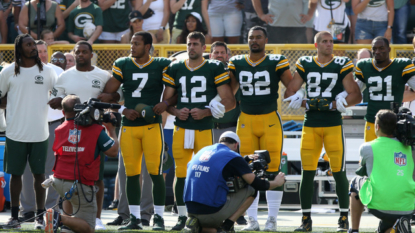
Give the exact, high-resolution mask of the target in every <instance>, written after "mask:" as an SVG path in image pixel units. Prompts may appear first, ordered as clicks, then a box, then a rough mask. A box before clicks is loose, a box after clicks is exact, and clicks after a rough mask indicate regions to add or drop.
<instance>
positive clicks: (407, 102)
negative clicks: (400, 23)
mask: <svg viewBox="0 0 415 233" xmlns="http://www.w3.org/2000/svg"><path fill="white" fill-rule="evenodd" d="M412 44H413V46H414V52H415V36H414V39H413V40H412ZM412 63H413V64H415V57H414V58H413V60H412ZM414 100H415V91H414V90H413V89H412V88H410V87H409V86H408V85H406V86H405V91H404V93H403V100H402V102H404V103H403V106H404V107H406V108H409V110H411V112H413V113H415V101H414ZM414 218H415V213H414V216H413V218H412V220H415V219H414Z"/></svg>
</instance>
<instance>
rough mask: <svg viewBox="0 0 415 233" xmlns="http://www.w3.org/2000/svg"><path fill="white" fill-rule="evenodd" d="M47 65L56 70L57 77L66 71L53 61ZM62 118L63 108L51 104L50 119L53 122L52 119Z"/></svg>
mask: <svg viewBox="0 0 415 233" xmlns="http://www.w3.org/2000/svg"><path fill="white" fill-rule="evenodd" d="M43 64H44V63H43ZM46 65H47V66H49V67H50V68H52V69H53V70H54V71H55V73H56V75H57V76H56V77H59V76H60V75H61V74H62V73H63V72H64V70H63V69H62V68H60V67H59V66H56V65H54V64H52V63H48V64H46ZM61 118H63V113H62V110H58V109H53V108H51V107H50V106H49V110H48V121H49V122H52V121H56V120H58V119H61Z"/></svg>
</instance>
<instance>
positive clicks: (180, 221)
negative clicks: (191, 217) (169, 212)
mask: <svg viewBox="0 0 415 233" xmlns="http://www.w3.org/2000/svg"><path fill="white" fill-rule="evenodd" d="M186 221H187V217H186V216H179V219H178V220H177V223H176V225H175V226H174V227H173V228H172V229H171V230H172V231H181V230H183V228H184V227H185V226H186Z"/></svg>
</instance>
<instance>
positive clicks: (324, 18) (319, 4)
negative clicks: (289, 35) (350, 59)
mask: <svg viewBox="0 0 415 233" xmlns="http://www.w3.org/2000/svg"><path fill="white" fill-rule="evenodd" d="M348 1H349V0H341V1H331V0H330V1H329V2H327V1H318V0H309V7H310V8H309V9H308V13H307V14H306V15H302V17H301V22H303V23H306V22H308V21H309V20H310V19H311V18H312V17H313V16H314V12H316V14H315V15H316V16H315V18H314V31H315V32H316V33H317V32H321V31H327V30H329V31H331V34H332V35H333V40H334V42H335V43H336V42H337V43H347V42H348V40H349V36H350V21H349V18H348V17H347V14H346V11H345V9H346V3H345V2H348ZM316 9H317V10H316ZM337 26H338V27H337ZM339 27H340V28H342V29H343V28H344V32H343V31H342V32H341V33H337V31H336V30H335V29H336V28H339Z"/></svg>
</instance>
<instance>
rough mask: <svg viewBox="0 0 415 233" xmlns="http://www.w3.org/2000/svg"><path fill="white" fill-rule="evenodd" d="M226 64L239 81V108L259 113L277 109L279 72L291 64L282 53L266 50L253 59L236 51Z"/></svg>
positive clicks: (245, 111)
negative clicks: (265, 53) (266, 52)
mask: <svg viewBox="0 0 415 233" xmlns="http://www.w3.org/2000/svg"><path fill="white" fill-rule="evenodd" d="M228 68H229V71H230V72H232V73H233V74H234V75H235V78H236V81H237V82H238V83H239V89H240V90H241V111H242V112H244V113H246V114H251V115H258V114H267V113H270V112H273V111H277V99H278V88H279V82H280V76H281V75H282V74H283V73H284V71H286V70H288V69H289V68H290V64H288V60H287V59H286V58H285V57H284V56H283V55H279V54H267V55H265V56H264V57H263V58H262V59H260V60H258V61H256V62H252V61H251V60H250V59H249V56H248V55H237V56H234V57H232V58H231V59H230V60H229V64H228Z"/></svg>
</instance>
